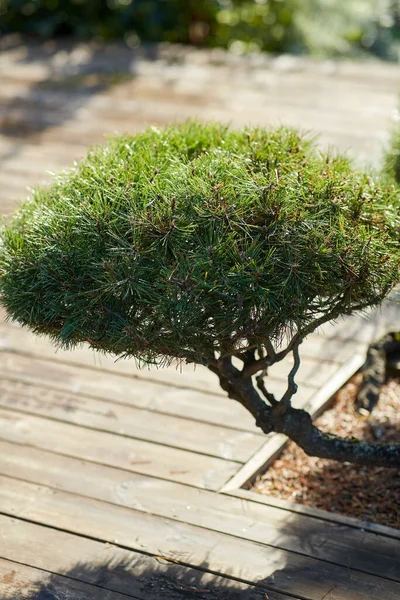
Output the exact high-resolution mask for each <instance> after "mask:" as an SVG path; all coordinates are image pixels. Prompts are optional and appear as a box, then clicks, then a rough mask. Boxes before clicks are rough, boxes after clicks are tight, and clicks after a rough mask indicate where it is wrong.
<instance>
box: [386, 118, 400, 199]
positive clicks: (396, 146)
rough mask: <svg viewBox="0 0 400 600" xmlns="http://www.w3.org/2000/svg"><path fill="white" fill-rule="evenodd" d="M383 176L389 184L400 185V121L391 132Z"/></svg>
mask: <svg viewBox="0 0 400 600" xmlns="http://www.w3.org/2000/svg"><path fill="white" fill-rule="evenodd" d="M383 174H384V176H385V177H386V178H387V179H388V180H389V182H391V183H394V184H397V185H400V121H398V122H397V123H396V125H395V126H394V127H393V129H392V132H391V136H390V143H389V145H388V147H387V149H386V152H385V156H384V166H383ZM399 208H400V207H399Z"/></svg>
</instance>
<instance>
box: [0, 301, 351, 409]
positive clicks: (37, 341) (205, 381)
mask: <svg viewBox="0 0 400 600" xmlns="http://www.w3.org/2000/svg"><path fill="white" fill-rule="evenodd" d="M1 315H3V318H5V312H4V310H2V311H1V312H0V317H1ZM304 347H305V350H306V348H307V342H305V343H304ZM0 349H2V350H4V351H6V352H16V353H18V354H22V355H27V356H34V357H41V358H48V359H51V360H55V361H57V362H63V363H68V364H75V365H80V366H83V365H84V366H88V367H91V368H94V369H96V368H97V369H101V370H102V371H105V370H107V371H111V372H116V373H123V374H126V375H129V376H135V377H138V378H140V379H146V380H151V381H158V382H160V383H165V384H172V385H176V386H179V387H185V388H193V389H198V390H202V391H205V392H208V393H212V394H216V395H219V396H223V397H226V394H225V393H224V392H223V391H222V390H221V388H220V386H219V384H218V379H217V377H216V376H215V375H214V373H212V372H211V371H210V370H209V369H207V368H206V367H203V366H201V365H197V366H196V367H195V366H193V365H186V364H181V365H179V366H171V367H168V368H162V369H157V368H155V367H154V368H146V367H144V368H142V369H140V368H138V367H137V365H136V364H135V361H134V360H133V359H131V360H119V361H116V360H115V358H114V357H112V356H107V355H102V354H100V353H98V352H94V351H93V350H90V349H89V348H88V346H87V345H80V346H78V347H77V348H75V349H74V350H73V351H68V350H61V349H56V348H55V346H54V344H52V343H51V342H50V341H48V340H47V339H46V338H45V337H44V336H37V335H34V334H32V333H31V332H30V331H28V330H27V329H24V328H22V327H19V326H17V325H16V324H12V323H10V322H4V323H1V324H0ZM353 349H354V347H353ZM312 352H313V356H312V357H310V358H307V356H305V358H303V359H302V366H301V368H300V370H299V378H298V381H299V382H303V383H306V384H307V386H300V389H299V393H298V399H297V403H298V404H299V405H303V404H304V403H305V402H306V401H307V400H309V399H310V397H311V395H312V394H313V393H315V392H316V391H317V388H318V386H319V385H320V384H321V383H325V382H326V380H327V379H328V378H329V377H330V375H331V374H332V373H334V372H335V371H336V370H337V368H338V366H337V365H340V364H342V363H343V362H344V360H345V359H341V360H339V359H338V360H336V361H332V362H331V361H329V362H328V361H327V362H324V358H325V357H324V355H321V354H320V355H319V356H318V358H316V357H315V350H312ZM239 365H240V363H239ZM291 367H292V360H291V359H290V358H288V359H287V360H285V361H283V362H282V363H281V364H279V365H274V366H273V367H271V374H269V376H268V380H269V381H270V385H271V388H272V389H273V390H276V393H277V394H281V393H283V392H284V390H285V389H286V386H287V375H288V373H289V371H290V369H291ZM310 379H312V381H311V382H310Z"/></svg>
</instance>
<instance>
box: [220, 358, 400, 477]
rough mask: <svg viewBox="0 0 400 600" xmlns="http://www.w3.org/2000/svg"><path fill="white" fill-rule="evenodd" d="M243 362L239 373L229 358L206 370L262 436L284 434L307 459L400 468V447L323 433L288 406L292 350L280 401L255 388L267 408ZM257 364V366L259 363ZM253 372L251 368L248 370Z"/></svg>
mask: <svg viewBox="0 0 400 600" xmlns="http://www.w3.org/2000/svg"><path fill="white" fill-rule="evenodd" d="M243 362H244V367H243V370H242V371H240V370H239V369H237V368H236V367H235V366H233V365H232V362H231V360H230V359H229V358H224V359H223V360H219V361H218V360H216V361H214V362H213V363H211V364H210V365H209V368H210V369H211V370H212V371H213V372H214V373H216V375H218V377H219V380H220V385H221V387H222V389H223V390H225V391H226V392H227V394H228V396H229V397H230V398H232V399H233V400H236V401H238V402H240V403H241V404H242V405H243V406H244V407H245V408H246V409H247V410H248V411H249V412H250V413H251V414H252V415H253V417H254V419H255V421H256V425H257V426H258V427H260V428H261V429H262V431H263V432H264V433H266V434H268V433H271V432H275V433H283V434H284V435H286V436H288V437H289V438H290V439H291V440H293V441H294V442H296V443H297V444H298V445H299V446H300V447H301V448H302V449H303V450H304V451H305V452H306V453H307V454H308V455H309V456H318V457H320V458H329V459H332V460H338V461H341V462H350V463H355V464H359V465H366V466H381V467H400V444H377V443H374V444H373V443H370V442H367V441H364V440H358V439H355V438H341V437H338V436H336V435H333V434H329V433H324V432H322V431H320V430H319V429H318V427H316V426H315V425H314V424H313V422H312V419H311V416H310V415H309V413H307V412H306V411H304V410H300V409H296V408H293V407H292V406H291V403H290V399H291V396H292V395H293V394H294V393H295V391H296V385H295V383H294V375H295V371H296V370H297V367H298V353H297V350H295V365H296V368H294V369H292V371H291V372H290V373H289V376H288V390H287V392H286V393H285V394H284V396H283V398H282V399H281V401H278V400H277V399H276V398H275V397H274V396H273V394H270V393H269V392H268V391H267V389H266V386H265V383H264V381H263V380H262V379H260V380H259V381H258V388H259V390H260V392H261V393H262V394H263V396H264V398H265V400H267V402H268V403H269V405H268V404H267V403H266V402H265V400H264V398H263V397H262V396H261V395H260V394H259V392H258V391H257V390H256V389H255V387H254V385H253V381H252V379H251V377H249V376H248V372H249V371H248V367H249V362H248V361H247V362H246V360H244V361H243ZM257 362H258V365H260V361H257ZM250 364H251V363H250ZM264 365H265V362H264ZM253 369H254V367H253V368H252V369H251V370H252V371H253ZM254 372H257V371H254Z"/></svg>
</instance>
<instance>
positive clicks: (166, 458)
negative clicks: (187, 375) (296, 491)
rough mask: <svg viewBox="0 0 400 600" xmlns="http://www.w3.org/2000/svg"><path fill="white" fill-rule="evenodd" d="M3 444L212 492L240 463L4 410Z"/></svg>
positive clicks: (1, 412)
mask: <svg viewBox="0 0 400 600" xmlns="http://www.w3.org/2000/svg"><path fill="white" fill-rule="evenodd" d="M0 439H3V440H7V441H10V442H16V443H19V444H26V445H29V446H33V447H35V448H41V449H43V450H51V451H54V452H56V453H58V454H64V455H66V456H73V457H76V458H82V459H86V460H88V461H92V462H97V463H101V464H105V465H110V466H116V467H119V468H121V469H126V470H127V471H133V472H137V473H146V474H149V475H154V476H159V477H163V478H166V479H170V480H172V481H180V482H183V483H188V484H190V485H195V486H197V487H204V488H207V489H213V490H215V489H218V488H219V487H221V486H222V485H223V483H224V482H225V481H226V480H227V479H228V478H229V477H230V476H231V475H232V474H233V473H234V472H235V471H236V470H237V468H238V465H239V464H240V463H237V462H233V461H229V460H222V459H219V458H214V457H211V456H206V455H202V454H195V453H193V452H187V451H185V450H179V449H176V448H170V447H169V446H162V445H159V444H153V443H151V442H145V441H140V440H134V439H131V438H125V437H121V436H119V435H115V434H111V433H106V432H100V431H93V430H91V429H84V428H82V427H76V426H74V425H69V424H67V423H59V422H57V421H51V420H49V419H44V418H41V417H33V416H28V415H23V414H20V413H18V412H14V411H10V410H4V409H0Z"/></svg>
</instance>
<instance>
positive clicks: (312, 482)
mask: <svg viewBox="0 0 400 600" xmlns="http://www.w3.org/2000/svg"><path fill="white" fill-rule="evenodd" d="M359 382H360V376H359V375H356V376H355V377H353V378H352V379H351V380H350V381H349V382H348V383H347V384H346V385H345V386H344V387H343V388H342V389H341V390H340V391H339V392H338V393H337V394H336V396H335V397H334V399H333V403H332V405H331V406H330V408H329V409H328V410H326V411H325V412H324V413H323V414H322V415H321V416H320V417H319V418H318V419H317V420H316V423H317V425H318V426H319V427H320V428H321V429H322V430H324V431H330V432H332V433H336V434H338V435H341V436H355V437H358V438H359V439H362V438H364V439H367V440H370V441H379V442H400V379H390V380H388V381H387V383H386V384H385V386H384V387H383V388H382V391H381V397H380V400H379V404H378V406H376V407H375V408H374V410H373V411H372V413H371V415H370V416H362V415H359V414H358V413H357V412H355V410H354V408H353V403H354V397H355V394H356V393H357V387H358V384H359ZM253 491H255V492H258V493H260V494H265V495H268V496H275V497H278V498H282V499H285V500H291V501H294V502H297V503H300V504H305V505H307V506H314V507H317V508H321V509H324V510H328V511H331V512H337V513H341V514H344V515H349V516H351V517H356V518H359V519H363V520H367V521H372V522H373V523H380V524H382V525H388V526H390V527H395V528H397V529H400V469H384V468H382V467H373V468H371V467H369V468H367V467H360V466H357V465H351V464H349V463H343V464H342V463H338V462H336V461H332V460H327V459H320V458H311V457H309V456H307V455H306V454H305V453H304V452H303V451H302V450H301V449H300V448H299V447H298V446H297V445H296V444H294V443H293V442H290V443H289V444H288V445H287V447H286V449H285V451H284V452H283V453H282V455H281V456H280V458H279V459H277V460H276V461H275V462H274V463H273V464H272V465H271V467H270V468H269V469H268V470H267V471H266V472H265V473H264V474H262V475H260V476H259V477H258V479H257V480H256V482H255V484H254V488H253Z"/></svg>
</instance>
